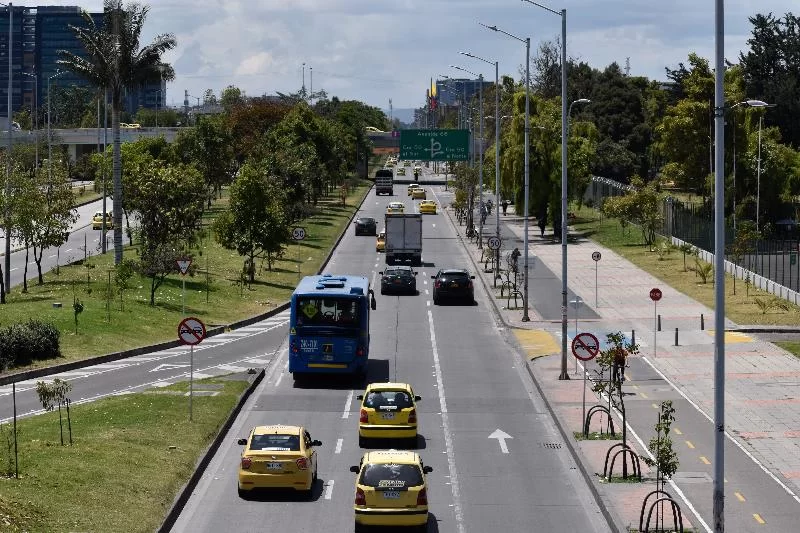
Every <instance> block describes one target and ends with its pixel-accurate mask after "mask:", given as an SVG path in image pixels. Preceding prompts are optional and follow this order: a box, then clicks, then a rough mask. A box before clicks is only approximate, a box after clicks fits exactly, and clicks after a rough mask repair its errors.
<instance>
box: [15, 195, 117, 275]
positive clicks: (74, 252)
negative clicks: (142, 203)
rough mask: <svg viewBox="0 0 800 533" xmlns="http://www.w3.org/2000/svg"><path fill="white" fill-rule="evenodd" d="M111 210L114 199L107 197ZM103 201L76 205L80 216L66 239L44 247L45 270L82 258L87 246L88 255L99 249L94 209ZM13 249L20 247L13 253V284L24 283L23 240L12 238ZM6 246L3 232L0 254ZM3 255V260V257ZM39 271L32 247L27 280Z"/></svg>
mask: <svg viewBox="0 0 800 533" xmlns="http://www.w3.org/2000/svg"><path fill="white" fill-rule="evenodd" d="M107 203H108V206H107V207H108V210H110V209H111V207H110V206H111V201H110V199H109V200H107ZM102 205H103V201H102V200H97V201H95V202H91V203H89V204H86V205H82V206H79V207H78V208H77V213H78V219H77V220H76V221H75V223H74V224H72V226H71V227H70V234H69V238H68V239H67V242H65V243H64V244H63V245H61V246H60V247H58V248H48V249H47V250H45V251H44V254H43V256H42V273H44V272H48V271H50V270H53V269H55V268H56V265H65V264H68V263H71V262H72V261H75V260H77V259H82V258H83V257H84V250H86V252H85V253H86V255H97V254H99V253H100V233H101V231H100V230H93V229H92V226H91V223H92V216H93V215H94V214H95V212H97V211H100V210H102ZM112 233H113V232H112V231H109V232H108V242H109V244H110V245H112V246H113V241H112ZM11 244H12V250H15V249H17V251H15V252H12V253H11V286H12V287H15V286H17V285H22V280H23V279H24V278H23V276H24V275H25V250H24V249H21V250H19V249H18V248H21V246H22V245H21V244H20V243H18V242H16V241H13V240H12V243H11ZM5 248H6V239H5V235H3V236H0V257H2V256H3V255H4V253H3V252H4V251H5ZM4 259H5V258H2V259H0V260H4ZM37 276H38V271H37V269H36V263H35V262H34V260H33V249H32V248H31V252H30V256H29V258H28V276H27V277H28V282H29V283H30V280H36V277H37Z"/></svg>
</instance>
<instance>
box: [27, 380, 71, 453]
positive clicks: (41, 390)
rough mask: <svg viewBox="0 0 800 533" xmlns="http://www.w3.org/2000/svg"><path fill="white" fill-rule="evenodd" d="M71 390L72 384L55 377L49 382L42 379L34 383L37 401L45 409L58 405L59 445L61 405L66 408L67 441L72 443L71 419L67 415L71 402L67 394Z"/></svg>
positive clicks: (62, 437) (62, 432)
mask: <svg viewBox="0 0 800 533" xmlns="http://www.w3.org/2000/svg"><path fill="white" fill-rule="evenodd" d="M71 390H72V385H71V384H70V383H69V382H68V381H63V380H61V379H59V378H55V379H54V380H53V382H52V383H51V384H49V385H48V384H47V383H45V382H44V381H39V382H37V383H36V394H38V395H39V402H40V403H41V404H42V407H43V408H44V410H45V411H48V412H49V411H52V410H53V409H54V408H55V407H58V425H59V428H60V430H61V445H62V446H63V445H64V423H63V421H62V420H63V419H62V418H61V406H62V405H63V406H65V407H66V408H67V425H68V426H69V443H70V444H72V419H71V418H70V415H69V405H70V403H72V402H71V401H70V399H69V396H68V394H69V393H70V391H71Z"/></svg>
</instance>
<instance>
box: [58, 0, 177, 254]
mask: <svg viewBox="0 0 800 533" xmlns="http://www.w3.org/2000/svg"><path fill="white" fill-rule="evenodd" d="M103 11H104V17H103V23H102V25H101V26H98V25H97V24H95V21H94V19H93V18H92V17H91V15H89V13H87V12H83V18H84V24H85V27H77V26H73V25H70V29H71V30H72V31H73V32H74V33H75V37H76V38H77V39H78V40H79V41H80V42H81V44H82V45H83V47H84V49H85V51H86V54H85V57H84V56H81V55H78V54H75V53H73V52H70V51H67V50H60V51H59V56H60V57H61V59H59V61H58V63H59V65H61V66H62V67H64V68H65V69H66V70H69V71H71V72H73V73H74V74H76V75H77V76H79V77H80V78H83V79H84V80H86V81H87V82H89V84H90V85H92V86H93V87H95V88H96V89H97V90H101V89H108V91H109V93H110V94H111V110H112V111H111V130H112V137H113V182H114V197H113V198H114V203H113V205H114V208H113V209H114V263H115V264H116V263H119V262H120V261H122V195H123V190H122V161H121V158H120V144H121V142H120V130H119V122H120V113H121V111H122V107H123V99H122V96H123V92H124V91H125V90H127V89H137V88H139V87H140V86H142V85H144V84H146V83H153V82H157V81H160V80H162V79H163V80H166V81H170V80H173V79H174V78H175V71H174V69H173V68H172V66H170V65H169V64H166V63H164V62H163V61H162V56H163V54H164V53H165V52H167V51H169V50H172V49H173V48H175V46H176V45H177V42H176V40H175V37H174V36H173V35H171V34H164V35H158V36H156V38H155V39H153V41H152V42H151V43H150V44H148V45H146V46H144V47H141V48H140V38H141V33H142V29H143V27H144V21H145V19H146V18H147V13H148V11H149V7H147V6H143V5H141V4H135V3H133V4H128V5H127V6H126V7H123V5H122V0H104V4H103Z"/></svg>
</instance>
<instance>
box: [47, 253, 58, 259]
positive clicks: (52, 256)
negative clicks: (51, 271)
mask: <svg viewBox="0 0 800 533" xmlns="http://www.w3.org/2000/svg"><path fill="white" fill-rule="evenodd" d="M54 257H58V256H57V255H56V254H53V255H51V256H48V257H47V258H48V259H52V258H54Z"/></svg>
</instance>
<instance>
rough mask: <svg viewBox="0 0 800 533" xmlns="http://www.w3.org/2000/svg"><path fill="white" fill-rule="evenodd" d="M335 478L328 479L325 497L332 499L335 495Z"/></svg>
mask: <svg viewBox="0 0 800 533" xmlns="http://www.w3.org/2000/svg"><path fill="white" fill-rule="evenodd" d="M334 483H335V480H333V479H331V480H330V481H328V484H327V485H326V486H325V499H326V500H330V499H331V496H333V484H334Z"/></svg>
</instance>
